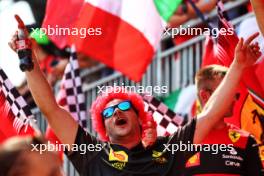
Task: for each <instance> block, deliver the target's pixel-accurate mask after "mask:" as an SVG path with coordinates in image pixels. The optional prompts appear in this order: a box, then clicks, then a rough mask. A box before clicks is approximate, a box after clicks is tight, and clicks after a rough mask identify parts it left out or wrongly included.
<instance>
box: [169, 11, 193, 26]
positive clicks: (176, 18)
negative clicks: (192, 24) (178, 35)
mask: <svg viewBox="0 0 264 176" xmlns="http://www.w3.org/2000/svg"><path fill="white" fill-rule="evenodd" d="M188 20H189V17H188V16H187V15H186V14H184V15H173V16H172V17H171V18H170V21H169V25H168V26H169V27H171V28H177V27H179V26H180V25H181V24H184V23H185V22H187V21H188Z"/></svg>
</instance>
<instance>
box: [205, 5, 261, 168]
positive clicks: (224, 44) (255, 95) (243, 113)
mask: <svg viewBox="0 0 264 176" xmlns="http://www.w3.org/2000/svg"><path fill="white" fill-rule="evenodd" d="M218 10H220V11H218V12H221V8H218ZM220 16H221V15H220ZM219 23H220V27H221V28H226V29H228V28H232V26H231V25H230V24H229V23H228V22H227V20H226V19H225V18H223V16H221V17H220V21H219ZM237 42H238V37H237V35H236V34H235V33H233V35H222V34H221V33H220V35H219V37H218V41H217V42H215V43H213V42H211V43H208V44H209V45H207V46H205V47H206V52H205V55H204V57H203V63H204V64H203V66H205V65H207V63H210V64H220V65H224V66H227V67H229V65H230V64H231V62H232V60H233V58H234V51H235V47H236V44H237ZM212 45H213V46H212ZM211 48H213V50H211ZM210 50H211V52H210ZM263 67H264V60H263V59H262V60H259V62H258V63H257V64H255V65H254V66H252V67H250V68H247V70H246V71H245V74H244V75H243V76H242V82H241V84H240V86H239V90H238V92H239V94H240V97H239V99H238V101H237V102H236V104H235V107H234V110H233V113H234V115H233V117H232V118H227V119H225V121H226V122H228V123H232V124H235V125H237V126H239V127H240V128H242V129H243V130H246V131H249V132H250V133H251V134H253V135H254V136H255V138H256V140H257V142H258V144H259V145H260V147H259V149H260V157H261V159H262V161H263V163H264V147H263V144H264V138H263V136H264V120H263V118H264V99H263V98H264V96H263V95H264V88H263V86H262V85H263V84H262V83H263V76H262V75H263ZM260 68H261V69H262V70H261V69H260Z"/></svg>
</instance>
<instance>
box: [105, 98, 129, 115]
mask: <svg viewBox="0 0 264 176" xmlns="http://www.w3.org/2000/svg"><path fill="white" fill-rule="evenodd" d="M131 107H132V104H131V102H130V101H122V102H120V103H118V104H116V105H114V106H110V107H108V108H105V109H104V110H103V112H102V116H103V117H104V119H108V118H110V117H112V115H113V114H114V112H115V109H116V108H118V109H120V110H121V111H127V110H129V109H130V108H131Z"/></svg>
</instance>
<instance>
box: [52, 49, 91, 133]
mask: <svg viewBox="0 0 264 176" xmlns="http://www.w3.org/2000/svg"><path fill="white" fill-rule="evenodd" d="M57 101H58V103H59V104H60V105H61V106H64V107H65V108H66V109H67V110H68V111H69V112H70V113H71V115H72V116H73V117H74V119H75V121H76V122H78V123H79V124H80V125H81V126H82V127H83V128H85V127H86V122H87V114H86V107H85V96H84V93H83V91H82V81H81V77H80V70H79V63H78V60H77V54H76V51H75V47H74V46H72V48H71V56H70V60H69V63H68V64H67V66H66V68H65V71H64V76H63V78H62V81H61V88H60V91H59V93H58V96H57Z"/></svg>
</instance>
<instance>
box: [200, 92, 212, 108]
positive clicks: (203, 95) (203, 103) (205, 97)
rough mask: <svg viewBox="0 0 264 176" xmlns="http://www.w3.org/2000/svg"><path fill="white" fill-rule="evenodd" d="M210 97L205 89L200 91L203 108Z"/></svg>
mask: <svg viewBox="0 0 264 176" xmlns="http://www.w3.org/2000/svg"><path fill="white" fill-rule="evenodd" d="M210 96H211V95H210V93H209V92H208V91H206V90H204V89H202V90H200V91H199V97H200V103H201V105H202V107H204V105H205V104H206V102H207V101H208V100H209V98H210Z"/></svg>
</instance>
